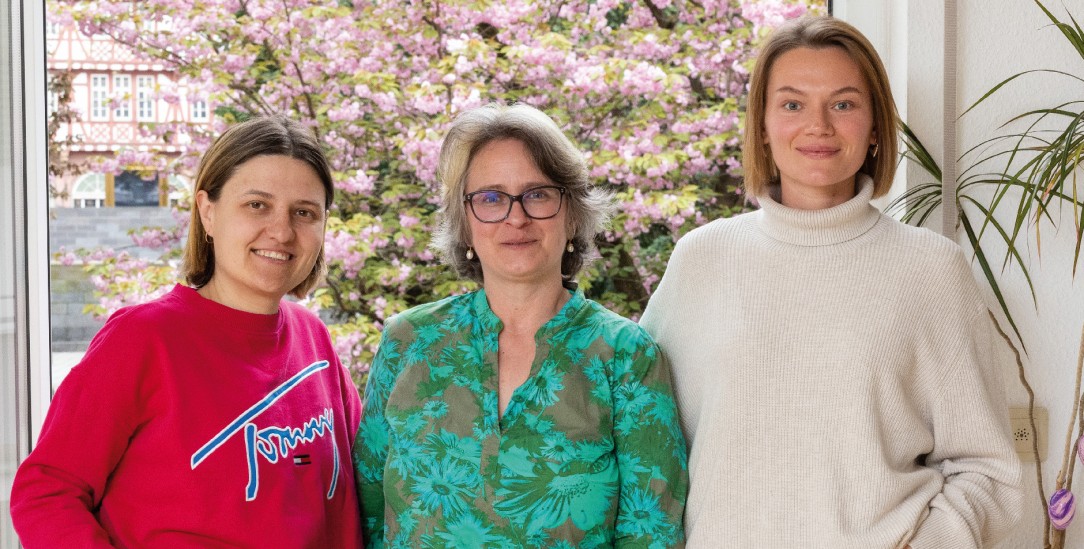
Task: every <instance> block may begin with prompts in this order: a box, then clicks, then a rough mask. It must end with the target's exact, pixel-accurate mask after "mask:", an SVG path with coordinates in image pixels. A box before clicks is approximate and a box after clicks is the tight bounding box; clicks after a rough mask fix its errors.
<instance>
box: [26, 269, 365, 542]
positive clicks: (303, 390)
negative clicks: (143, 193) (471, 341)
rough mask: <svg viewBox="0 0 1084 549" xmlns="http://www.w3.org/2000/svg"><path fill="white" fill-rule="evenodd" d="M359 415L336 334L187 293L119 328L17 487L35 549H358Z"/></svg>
mask: <svg viewBox="0 0 1084 549" xmlns="http://www.w3.org/2000/svg"><path fill="white" fill-rule="evenodd" d="M359 412H360V402H359V399H358V394H357V390H356V389H355V387H354V385H353V382H352V381H351V379H350V376H349V374H348V373H347V372H346V370H345V369H344V368H343V367H342V365H341V364H340V363H339V360H338V359H337V358H336V356H335V353H334V350H333V348H332V346H331V340H330V338H329V336H328V332H327V329H326V328H325V327H324V325H323V324H322V323H321V322H320V320H319V319H318V318H316V316H315V315H313V314H312V313H310V312H309V311H307V310H305V309H304V308H302V307H300V306H298V305H296V304H293V303H289V302H283V303H282V304H281V306H280V307H279V312H278V313H277V314H274V315H258V314H252V313H245V312H241V311H238V310H235V309H231V308H229V307H226V306H223V305H220V304H218V303H215V302H213V301H210V300H208V299H204V298H203V297H201V296H200V295H199V294H197V293H196V292H195V290H193V289H191V288H187V287H184V286H179V285H178V286H177V287H176V288H174V289H173V291H172V292H171V293H169V294H168V295H166V296H164V297H162V298H161V299H158V300H156V301H154V302H151V303H148V304H145V305H138V306H134V307H129V308H125V309H122V310H120V311H118V312H117V313H116V314H114V315H113V316H112V317H111V318H110V319H109V322H107V323H106V325H105V327H103V328H102V330H101V332H100V333H98V335H97V336H96V337H95V338H94V340H93V341H92V342H91V344H90V348H89V349H88V350H87V354H86V356H85V357H84V358H83V361H82V362H81V363H80V364H79V365H78V366H76V367H75V368H74V369H72V371H71V373H70V374H69V375H68V377H67V378H66V379H65V380H64V382H63V383H62V384H61V385H60V388H59V389H58V390H57V393H56V396H55V398H54V399H53V402H52V405H51V406H50V408H49V414H48V416H47V417H46V419H45V425H44V427H43V428H42V432H41V437H40V439H39V441H38V445H37V447H36V448H35V449H34V451H33V452H31V454H30V456H29V457H27V459H26V461H24V462H23V463H22V464H21V465H20V467H19V470H18V472H17V473H16V476H15V481H14V486H13V488H12V494H11V516H12V520H13V522H14V524H15V529H16V531H17V532H18V534H19V537H20V539H21V540H22V543H23V545H24V546H25V547H27V549H34V548H35V547H49V548H54V547H109V546H116V547H141V548H142V547H147V548H152V547H170V548H173V547H321V548H324V547H329V548H330V547H334V548H339V547H360V546H361V535H360V522H359V520H360V519H359V516H360V514H359V510H358V501H357V496H356V493H355V490H354V479H353V467H352V465H351V461H350V449H351V446H352V444H353V440H354V435H355V433H356V432H357V427H358V418H359Z"/></svg>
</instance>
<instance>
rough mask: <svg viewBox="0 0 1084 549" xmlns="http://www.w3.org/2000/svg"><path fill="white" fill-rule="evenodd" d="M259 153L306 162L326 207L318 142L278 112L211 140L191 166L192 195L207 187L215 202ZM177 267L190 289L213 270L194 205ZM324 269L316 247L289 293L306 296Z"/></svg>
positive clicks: (326, 182)
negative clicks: (309, 267) (193, 178)
mask: <svg viewBox="0 0 1084 549" xmlns="http://www.w3.org/2000/svg"><path fill="white" fill-rule="evenodd" d="M258 156H288V157H290V158H296V159H297V160H300V161H302V162H304V163H306V164H308V165H309V166H311V167H312V169H313V170H315V171H316V175H317V176H319V178H320V183H322V184H323V186H324V209H325V210H326V209H329V208H331V202H332V200H333V199H334V197H335V187H334V185H333V183H332V179H331V167H330V165H329V164H328V161H327V158H326V157H325V156H324V152H323V149H321V148H320V143H319V142H318V141H317V139H316V136H315V135H314V134H313V132H312V130H310V129H308V128H306V127H305V126H304V125H302V124H301V123H300V122H297V121H295V120H291V119H290V118H287V117H286V116H283V115H274V116H261V117H257V118H251V119H249V120H246V121H244V122H241V123H240V124H237V125H235V126H232V127H230V128H229V129H227V130H226V131H225V132H224V133H223V134H222V135H220V136H219V137H218V139H215V142H214V143H213V144H211V147H210V148H209V149H207V152H206V153H205V154H204V155H203V159H202V160H201V161H200V165H199V169H198V170H197V171H196V184H195V189H193V192H192V194H193V200H195V194H196V193H198V192H199V191H207V197H208V198H210V200H211V202H217V201H218V199H219V197H220V196H221V194H222V188H223V187H224V186H225V185H226V182H227V181H229V180H230V178H231V177H233V174H234V173H235V172H236V171H237V168H238V167H239V166H241V164H244V163H245V162H248V161H249V160H252V159H253V158H256V157H258ZM182 272H183V274H184V278H185V281H186V282H187V283H188V284H189V285H190V286H192V287H194V288H201V287H203V286H204V285H206V284H207V283H208V282H210V281H211V277H213V276H214V274H215V252H214V247H213V246H212V245H211V244H210V243H209V242H208V239H207V230H206V229H205V228H204V227H203V220H202V219H201V218H200V215H199V208H196V207H195V206H194V205H193V207H192V222H191V224H190V225H189V226H188V242H187V243H186V244H185V248H184V264H183V267H182ZM326 272H327V265H326V264H325V262H324V250H323V248H321V249H320V254H319V255H318V256H317V258H316V264H315V265H313V267H312V272H311V273H309V276H307V277H306V278H305V280H303V281H301V283H300V284H298V285H297V287H295V288H294V289H292V290H290V295H292V296H294V297H297V298H302V297H305V295H306V294H308V293H309V290H311V289H312V288H313V287H314V286H316V284H317V283H318V282H319V281H320V280H321V278H323V276H324V274H326Z"/></svg>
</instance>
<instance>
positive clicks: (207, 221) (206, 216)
mask: <svg viewBox="0 0 1084 549" xmlns="http://www.w3.org/2000/svg"><path fill="white" fill-rule="evenodd" d="M196 209H197V210H199V220H200V223H203V232H204V233H207V236H211V237H213V236H214V226H215V203H214V202H213V201H211V196H210V195H209V194H207V191H204V190H200V191H198V192H196Z"/></svg>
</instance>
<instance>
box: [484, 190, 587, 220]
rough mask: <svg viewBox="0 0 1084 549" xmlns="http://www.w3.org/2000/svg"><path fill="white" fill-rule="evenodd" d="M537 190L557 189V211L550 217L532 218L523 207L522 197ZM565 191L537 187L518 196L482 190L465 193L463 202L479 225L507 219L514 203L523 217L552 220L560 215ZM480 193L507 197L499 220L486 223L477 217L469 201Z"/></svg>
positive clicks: (534, 217)
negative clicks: (505, 206) (518, 206)
mask: <svg viewBox="0 0 1084 549" xmlns="http://www.w3.org/2000/svg"><path fill="white" fill-rule="evenodd" d="M538 189H557V211H555V212H553V214H552V215H547V216H544V217H538V216H534V215H531V213H530V212H528V211H527V208H526V207H524V206H523V197H524V196H525V195H527V194H530V193H531V192H533V191H537V190H538ZM567 190H568V189H566V188H564V187H561V186H558V185H539V186H537V187H531V188H530V189H527V190H525V191H523V192H521V193H519V194H508V193H506V192H504V191H498V190H496V189H482V190H478V191H474V192H472V193H467V194H465V195H463V202H466V203H467V205H468V206H469V207H470V213H472V214H474V218H475V219H477V220H478V221H479V222H480V223H500V222H502V221H504V220H505V219H508V216H510V215H512V206H514V205H515V204H516V202H519V205H520V207H522V208H523V215H526V216H527V217H529V218H531V219H552V218H554V217H557V214H559V213H561V208H562V207H563V206H564V203H565V192H566V191H567ZM482 193H497V194H502V195H504V196H507V197H508V211H506V212H504V215H503V216H501V218H500V219H495V220H493V221H486V220H484V219H482V218H481V217H478V212H476V211H474V201H473V200H471V199H472V198H474V196H475V195H479V194H482Z"/></svg>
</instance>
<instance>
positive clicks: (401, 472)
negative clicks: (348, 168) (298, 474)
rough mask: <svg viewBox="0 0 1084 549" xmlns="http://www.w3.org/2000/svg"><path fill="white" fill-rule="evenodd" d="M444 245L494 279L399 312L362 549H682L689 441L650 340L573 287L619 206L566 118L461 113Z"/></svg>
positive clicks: (385, 360)
mask: <svg viewBox="0 0 1084 549" xmlns="http://www.w3.org/2000/svg"><path fill="white" fill-rule="evenodd" d="M439 173H440V177H441V179H442V182H443V183H444V195H443V210H442V215H441V221H440V226H439V228H438V229H437V232H436V235H435V239H434V245H435V246H436V247H437V248H438V249H439V251H440V252H441V253H442V255H443V256H444V260H445V262H447V263H448V264H450V265H451V266H452V267H454V268H455V269H456V270H457V271H458V272H459V273H460V274H461V275H463V276H465V277H467V278H471V279H473V280H476V281H479V282H480V283H481V284H482V289H481V290H479V291H477V292H473V293H469V294H466V295H460V296H455V297H450V298H447V299H443V300H440V301H437V302H435V303H430V304H428V305H422V306H419V307H416V308H413V309H411V310H409V311H406V312H404V313H402V314H400V315H398V316H395V317H393V318H392V319H390V320H389V321H388V323H387V326H386V327H385V329H384V335H383V340H382V341H381V343H380V351H379V353H378V354H377V357H376V359H375V360H374V362H373V365H372V369H371V371H370V372H369V383H368V385H367V387H366V390H365V407H364V413H363V416H362V421H361V426H360V428H359V431H358V436H357V441H356V444H355V448H354V460H355V467H356V469H357V473H358V474H357V480H358V490H359V493H360V495H361V498H362V508H363V515H364V519H365V520H364V524H363V526H364V527H365V529H366V534H367V539H368V541H369V543H370V545H369V547H383V546H386V547H469V548H471V549H474V548H477V547H509V548H513V547H515V548H518V547H546V548H551V547H552V548H573V547H582V548H592V547H614V546H620V547H674V546H681V545H683V543H684V535H683V531H682V511H683V509H684V504H685V495H686V492H687V490H688V473H687V470H686V450H685V441H684V438H683V437H682V434H681V429H680V426H679V423H678V417H677V407H676V406H675V404H674V398H673V391H672V388H671V384H670V371H669V369H668V367H667V364H666V362H665V361H664V359H663V357H662V354H661V353H660V352H659V350H658V348H657V347H656V345H655V343H654V342H653V341H652V340H651V338H650V337H649V336H648V335H647V334H646V333H645V332H644V331H643V330H642V329H640V328H639V327H638V326H637V325H636V324H635V323H633V322H631V321H629V320H627V319H624V318H622V317H620V316H618V315H616V314H614V313H612V312H610V311H608V310H607V309H605V308H604V307H602V306H601V305H599V304H598V303H595V302H593V301H591V300H589V299H586V298H585V297H584V295H583V292H582V291H578V290H576V284H575V282H573V277H574V276H575V275H576V273H577V272H579V270H580V268H581V267H582V265H583V262H584V259H585V257H586V256H587V255H588V253H590V252H591V251H592V242H593V240H594V237H595V235H596V234H597V233H598V232H599V231H600V230H602V227H603V225H604V224H605V222H606V220H607V218H608V215H609V212H610V210H611V208H612V206H611V201H610V197H609V196H607V195H606V194H605V193H603V192H601V191H599V190H598V189H594V188H592V187H591V186H590V184H589V181H588V176H587V168H586V164H585V162H584V160H583V156H582V155H581V154H580V152H579V151H578V150H577V149H576V147H575V146H574V145H573V144H572V143H571V141H569V139H568V138H567V137H566V136H565V135H564V134H563V133H561V131H560V129H559V128H558V127H557V125H556V124H554V122H553V121H552V120H551V119H550V118H549V117H547V116H546V115H545V114H543V113H541V112H540V111H538V110H536V109H534V108H531V107H528V106H525V105H514V106H503V105H489V106H485V107H481V108H478V109H475V110H472V111H468V112H466V113H464V114H462V115H460V116H459V117H458V118H457V119H456V120H455V122H454V123H453V125H452V127H451V129H450V130H449V132H448V135H447V137H446V139H445V141H444V145H443V147H442V149H441V153H440V165H439Z"/></svg>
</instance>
